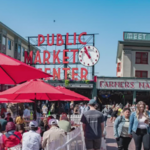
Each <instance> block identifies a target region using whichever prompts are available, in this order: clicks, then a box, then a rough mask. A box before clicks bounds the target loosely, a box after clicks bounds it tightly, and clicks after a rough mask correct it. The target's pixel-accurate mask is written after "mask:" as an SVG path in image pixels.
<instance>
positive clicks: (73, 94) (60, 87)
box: [56, 86, 90, 101]
mask: <svg viewBox="0 0 150 150" xmlns="http://www.w3.org/2000/svg"><path fill="white" fill-rule="evenodd" d="M56 89H58V90H59V91H61V92H63V93H68V94H69V95H72V96H74V97H77V98H79V100H80V101H82V100H83V101H89V100H90V99H89V98H87V97H85V96H83V95H81V94H78V93H76V92H74V91H71V90H68V89H66V88H65V87H62V86H57V87H56Z"/></svg>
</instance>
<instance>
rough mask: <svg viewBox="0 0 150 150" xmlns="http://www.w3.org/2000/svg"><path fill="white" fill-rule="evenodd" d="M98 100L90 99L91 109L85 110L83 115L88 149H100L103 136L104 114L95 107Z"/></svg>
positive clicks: (82, 120) (82, 119)
mask: <svg viewBox="0 0 150 150" xmlns="http://www.w3.org/2000/svg"><path fill="white" fill-rule="evenodd" d="M96 104H97V102H96V100H94V99H91V100H90V101H89V107H90V110H88V111H87V112H84V113H83V115H82V117H81V122H82V127H83V131H84V136H85V145H86V149H87V150H100V147H101V138H102V136H103V130H104V116H103V114H102V113H101V112H99V111H97V110H96V109H95V106H96Z"/></svg>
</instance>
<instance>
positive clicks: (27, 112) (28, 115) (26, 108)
mask: <svg viewBox="0 0 150 150" xmlns="http://www.w3.org/2000/svg"><path fill="white" fill-rule="evenodd" d="M23 117H24V119H25V120H27V121H29V120H30V110H29V107H28V105H26V106H25V110H24V112H23Z"/></svg>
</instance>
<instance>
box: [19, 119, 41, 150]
mask: <svg viewBox="0 0 150 150" xmlns="http://www.w3.org/2000/svg"><path fill="white" fill-rule="evenodd" d="M29 127H30V131H29V132H26V133H24V134H23V140H22V150H40V148H41V135H40V134H38V133H36V131H37V130H38V123H37V122H36V121H31V122H30V124H29Z"/></svg>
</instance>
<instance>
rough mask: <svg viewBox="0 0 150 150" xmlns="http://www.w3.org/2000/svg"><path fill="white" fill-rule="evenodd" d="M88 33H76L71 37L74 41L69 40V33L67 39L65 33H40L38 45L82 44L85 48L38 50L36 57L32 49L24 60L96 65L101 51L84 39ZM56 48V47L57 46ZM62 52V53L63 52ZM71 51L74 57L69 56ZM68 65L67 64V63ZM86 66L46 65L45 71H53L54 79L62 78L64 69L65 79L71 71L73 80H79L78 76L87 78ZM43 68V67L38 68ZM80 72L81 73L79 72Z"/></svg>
mask: <svg viewBox="0 0 150 150" xmlns="http://www.w3.org/2000/svg"><path fill="white" fill-rule="evenodd" d="M85 35H87V33H86V32H82V33H81V34H79V35H78V36H76V33H74V35H73V36H71V38H72V39H73V40H72V42H70V41H69V33H66V35H65V37H66V38H65V40H64V38H63V35H61V34H57V35H54V34H52V36H50V35H49V34H47V36H43V35H41V34H39V35H38V40H37V41H38V46H42V44H45V43H46V45H47V46H54V45H57V46H62V45H64V43H65V45H66V46H67V45H68V46H69V45H76V44H80V45H83V48H82V49H81V50H80V51H79V49H69V48H68V49H67V48H66V49H63V50H62V51H61V50H60V49H58V50H56V49H53V51H48V50H44V51H43V52H42V53H40V51H36V54H35V58H34V57H33V51H32V50H31V51H30V53H29V54H28V52H27V51H25V56H24V62H25V63H27V64H30V65H45V66H47V65H51V64H54V65H55V64H57V65H64V64H69V63H71V64H76V63H79V62H80V63H81V64H82V65H83V66H85V67H92V66H94V65H95V64H96V63H97V62H98V60H99V58H100V54H99V51H98V50H97V49H96V48H95V47H94V46H90V45H86V44H87V42H85V41H83V38H82V37H83V36H85ZM55 48H56V47H55ZM61 52H62V54H61ZM69 53H71V54H72V55H73V57H69V55H68V54H69ZM78 60H79V61H78ZM66 66H67V65H66ZM85 67H81V68H78V67H76V68H73V67H64V68H59V67H58V68H57V69H56V68H47V67H45V68H44V69H45V70H43V71H45V72H46V73H48V72H52V75H53V79H58V80H60V78H61V75H60V74H61V71H64V74H65V75H64V79H67V78H68V74H70V72H71V77H72V80H78V76H80V77H81V80H87V75H88V70H87V68H85ZM38 69H40V70H42V68H38ZM78 72H79V73H80V74H78Z"/></svg>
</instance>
